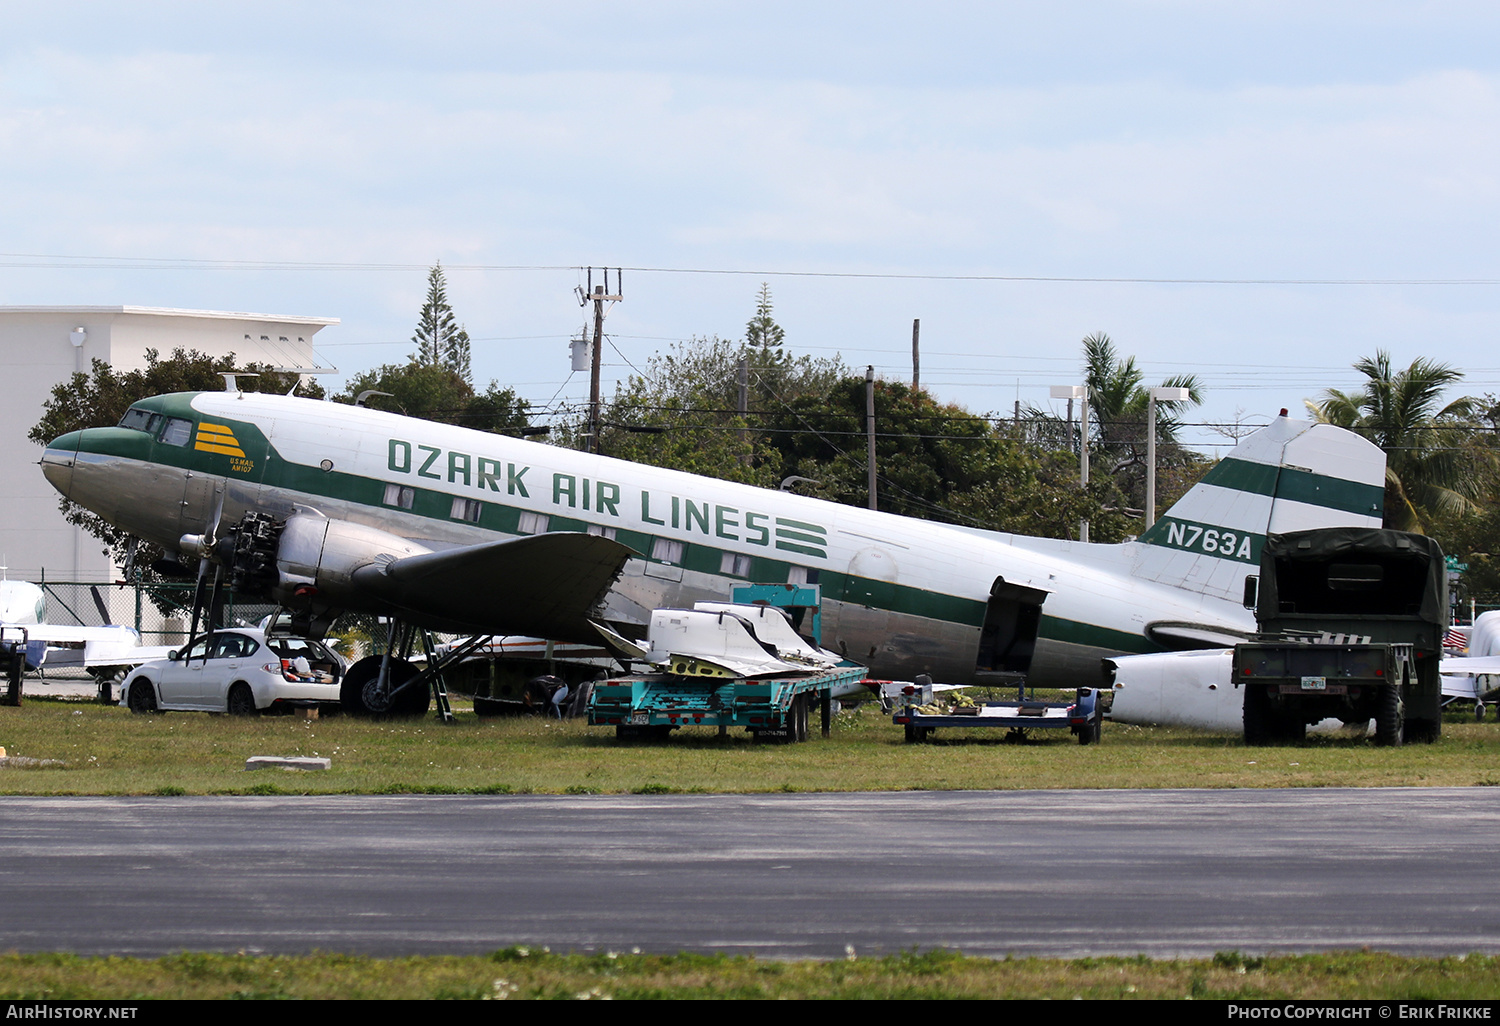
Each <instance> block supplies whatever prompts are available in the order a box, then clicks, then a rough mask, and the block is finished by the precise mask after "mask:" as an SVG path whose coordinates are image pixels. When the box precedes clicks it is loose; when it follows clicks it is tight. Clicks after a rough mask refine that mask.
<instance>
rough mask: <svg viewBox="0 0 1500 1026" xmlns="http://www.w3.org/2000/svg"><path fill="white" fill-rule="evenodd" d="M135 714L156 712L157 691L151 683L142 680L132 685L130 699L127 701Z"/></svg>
mask: <svg viewBox="0 0 1500 1026" xmlns="http://www.w3.org/2000/svg"><path fill="white" fill-rule="evenodd" d="M125 704H126V705H128V706H129V707H130V711H131V712H133V713H153V712H156V691H155V689H154V688H152V687H151V682H150V681H149V680H146V679H145V678H142V679H140V680H138V681H136V682H135V683H133V684H131V685H130V697H128V698H127V699H126V700H125Z"/></svg>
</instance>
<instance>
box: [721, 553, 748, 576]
mask: <svg viewBox="0 0 1500 1026" xmlns="http://www.w3.org/2000/svg"><path fill="white" fill-rule="evenodd" d="M719 573H721V574H729V575H731V576H733V577H749V576H750V557H749V556H741V555H738V554H737V553H733V552H726V553H724V554H723V555H721V556H720V557H719Z"/></svg>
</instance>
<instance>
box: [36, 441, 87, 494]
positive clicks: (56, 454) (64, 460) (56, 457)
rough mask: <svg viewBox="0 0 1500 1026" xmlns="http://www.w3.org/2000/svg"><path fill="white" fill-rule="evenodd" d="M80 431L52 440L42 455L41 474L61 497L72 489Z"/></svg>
mask: <svg viewBox="0 0 1500 1026" xmlns="http://www.w3.org/2000/svg"><path fill="white" fill-rule="evenodd" d="M82 436H83V432H82V431H69V432H68V433H67V434H65V435H62V436H60V437H58V438H54V439H53V440H52V441H51V442H49V443H48V444H47V450H46V452H44V453H42V473H43V475H45V476H46V478H47V480H48V481H49V482H51V484H52V487H53V488H56V489H57V490H58V491H59V492H61V493H62V494H63V495H67V494H68V491H69V489H71V488H72V487H73V464H75V463H76V462H78V441H79V439H80V438H82Z"/></svg>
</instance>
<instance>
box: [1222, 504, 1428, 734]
mask: <svg viewBox="0 0 1500 1026" xmlns="http://www.w3.org/2000/svg"><path fill="white" fill-rule="evenodd" d="M1245 605H1246V606H1247V607H1249V608H1253V609H1254V610H1255V620H1256V628H1257V632H1258V633H1257V635H1256V636H1255V638H1254V639H1253V640H1250V641H1246V642H1242V643H1241V644H1239V645H1236V646H1235V649H1234V683H1235V687H1237V688H1243V690H1244V696H1245V704H1244V716H1245V743H1246V744H1250V745H1264V744H1270V743H1274V742H1276V741H1298V740H1301V739H1302V738H1303V737H1304V736H1305V734H1306V731H1307V726H1308V724H1311V723H1317V722H1320V721H1321V720H1325V719H1328V718H1329V717H1334V718H1337V719H1340V720H1343V721H1344V722H1346V723H1367V722H1369V721H1370V720H1374V721H1375V743H1376V744H1380V745H1399V744H1401V743H1402V741H1403V740H1406V741H1435V740H1437V737H1438V733H1439V730H1440V728H1441V723H1442V714H1441V700H1442V681H1441V679H1440V677H1439V674H1438V664H1439V660H1440V659H1441V658H1442V654H1443V649H1442V639H1443V633H1444V631H1445V629H1446V624H1447V617H1448V579H1447V574H1446V573H1445V570H1444V566H1443V552H1442V549H1441V548H1439V547H1438V544H1437V543H1436V542H1435V541H1433V540H1432V539H1431V538H1427V537H1424V536H1422V535H1417V534H1406V533H1404V532H1401V531H1386V530H1378V529H1368V528H1328V529H1324V530H1317V531H1298V532H1293V533H1288V534H1279V535H1278V534H1273V535H1268V536H1267V537H1266V542H1265V545H1264V547H1263V548H1262V550H1261V559H1260V576H1259V577H1258V578H1256V577H1249V578H1247V579H1246V581H1245Z"/></svg>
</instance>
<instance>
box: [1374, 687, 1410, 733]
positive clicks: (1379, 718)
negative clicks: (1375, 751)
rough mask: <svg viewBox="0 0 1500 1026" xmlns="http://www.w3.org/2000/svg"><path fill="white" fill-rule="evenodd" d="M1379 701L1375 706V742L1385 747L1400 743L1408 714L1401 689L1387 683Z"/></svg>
mask: <svg viewBox="0 0 1500 1026" xmlns="http://www.w3.org/2000/svg"><path fill="white" fill-rule="evenodd" d="M1379 703H1380V704H1379V705H1377V706H1376V708H1375V743H1376V744H1377V745H1381V746H1383V747H1394V746H1396V745H1399V744H1400V743H1401V741H1402V734H1403V730H1402V728H1403V726H1404V725H1405V724H1404V723H1403V720H1404V719H1405V715H1406V709H1405V707H1404V703H1403V702H1402V701H1401V689H1400V688H1399V687H1397V686H1395V685H1394V684H1387V685H1386V686H1385V687H1384V688H1383V689H1381V692H1380V698H1379Z"/></svg>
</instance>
